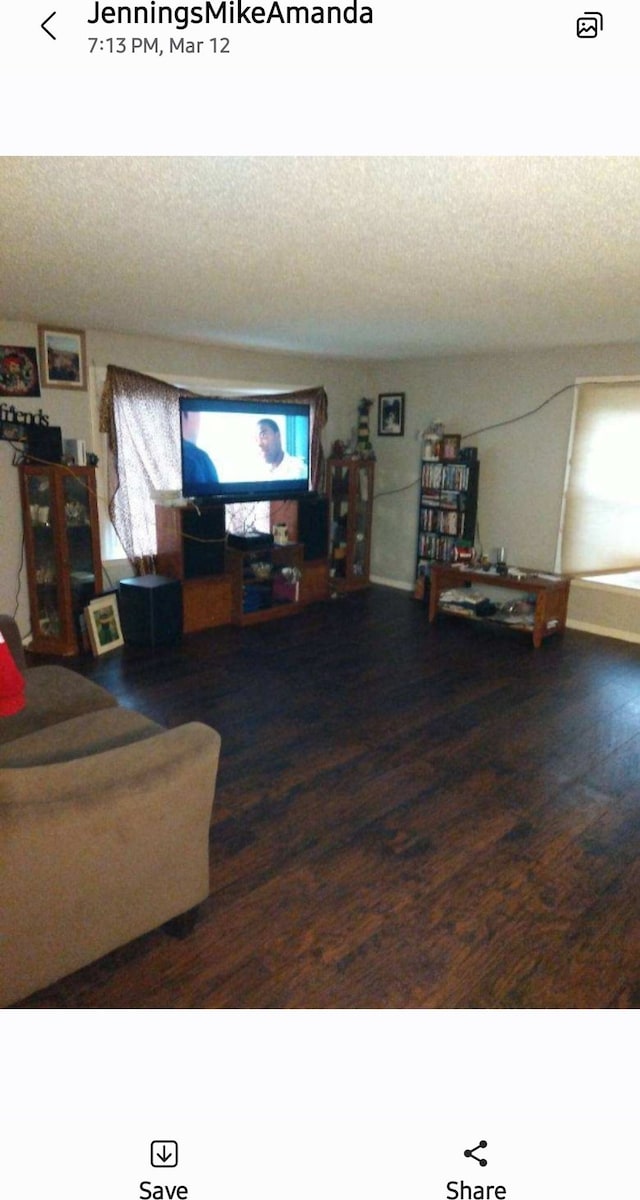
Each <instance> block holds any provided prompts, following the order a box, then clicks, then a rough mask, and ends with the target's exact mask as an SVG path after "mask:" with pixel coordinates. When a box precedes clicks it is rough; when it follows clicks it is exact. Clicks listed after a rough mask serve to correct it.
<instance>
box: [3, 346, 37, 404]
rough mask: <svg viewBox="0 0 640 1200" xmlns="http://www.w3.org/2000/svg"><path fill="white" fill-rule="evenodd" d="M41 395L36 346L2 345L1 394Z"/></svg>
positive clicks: (19, 395) (22, 396)
mask: <svg viewBox="0 0 640 1200" xmlns="http://www.w3.org/2000/svg"><path fill="white" fill-rule="evenodd" d="M39 395H40V380H39V378H38V356H37V354H36V348H35V346H0V396H18V397H20V398H21V399H24V398H25V397H26V396H39Z"/></svg>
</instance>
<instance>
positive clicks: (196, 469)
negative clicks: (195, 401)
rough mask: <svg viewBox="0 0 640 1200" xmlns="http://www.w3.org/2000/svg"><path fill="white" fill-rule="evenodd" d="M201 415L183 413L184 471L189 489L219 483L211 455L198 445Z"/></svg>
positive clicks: (193, 412)
mask: <svg viewBox="0 0 640 1200" xmlns="http://www.w3.org/2000/svg"><path fill="white" fill-rule="evenodd" d="M200 415H201V414H200V413H199V412H198V411H197V410H194V411H183V413H182V459H183V470H184V478H185V480H187V481H188V484H189V487H196V486H197V485H198V484H202V483H206V484H211V483H217V482H218V472H217V471H216V468H215V467H214V465H213V462H212V461H211V459H210V457H209V455H208V454H207V452H206V450H203V449H202V448H201V447H200V446H198V445H196V442H197V440H198V433H199V430H200Z"/></svg>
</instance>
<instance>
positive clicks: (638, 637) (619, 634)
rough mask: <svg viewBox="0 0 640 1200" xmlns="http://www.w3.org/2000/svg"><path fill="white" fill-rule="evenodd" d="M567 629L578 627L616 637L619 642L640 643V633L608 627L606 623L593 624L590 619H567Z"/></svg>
mask: <svg viewBox="0 0 640 1200" xmlns="http://www.w3.org/2000/svg"><path fill="white" fill-rule="evenodd" d="M567 629H578V630H580V632H581V633H594V634H596V636H598V637H609V638H616V639H617V640H618V641H619V642H635V643H640V633H630V632H629V631H628V630H626V629H608V628H607V627H606V626H605V625H591V624H590V623H589V622H588V621H575V620H573V619H572V618H570V619H569V620H568V621H567Z"/></svg>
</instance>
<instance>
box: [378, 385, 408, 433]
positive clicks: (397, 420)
mask: <svg viewBox="0 0 640 1200" xmlns="http://www.w3.org/2000/svg"><path fill="white" fill-rule="evenodd" d="M404 397H405V393H404V392H385V393H384V394H383V395H381V396H378V436H379V437H402V436H403V434H404Z"/></svg>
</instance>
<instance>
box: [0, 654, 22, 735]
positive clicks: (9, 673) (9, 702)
mask: <svg viewBox="0 0 640 1200" xmlns="http://www.w3.org/2000/svg"><path fill="white" fill-rule="evenodd" d="M21 708H24V679H23V677H22V675H21V674H20V671H19V670H18V668H17V666H16V664H15V662H14V661H13V657H12V654H11V651H10V649H9V647H8V646H7V643H6V642H5V640H4V638H3V636H2V634H1V633H0V717H10V716H11V714H12V713H17V712H20V709H21Z"/></svg>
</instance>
